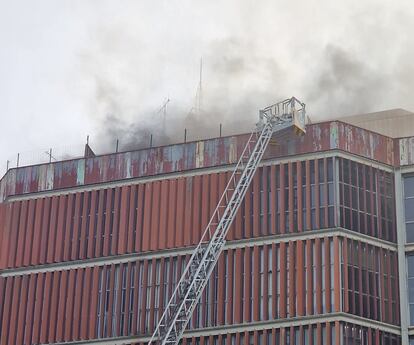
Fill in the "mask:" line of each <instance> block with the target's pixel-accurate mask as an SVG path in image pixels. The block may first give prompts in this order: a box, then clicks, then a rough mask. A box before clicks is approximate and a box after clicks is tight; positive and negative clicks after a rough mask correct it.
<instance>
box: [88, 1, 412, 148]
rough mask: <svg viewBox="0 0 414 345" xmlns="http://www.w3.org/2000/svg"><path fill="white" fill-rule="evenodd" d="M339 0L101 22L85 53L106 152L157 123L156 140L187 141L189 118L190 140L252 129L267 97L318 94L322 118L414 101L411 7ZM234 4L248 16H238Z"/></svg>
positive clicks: (313, 110) (312, 98)
mask: <svg viewBox="0 0 414 345" xmlns="http://www.w3.org/2000/svg"><path fill="white" fill-rule="evenodd" d="M329 4H330V2H326V4H325V5H326V6H322V5H321V6H322V7H323V8H324V11H325V12H324V11H322V12H317V13H313V12H312V13H313V14H312V16H309V15H308V14H309V13H307V12H308V11H311V10H313V7H314V6H315V4H312V3H307V2H306V3H305V2H303V3H301V4H300V5H293V4H292V5H290V3H289V5H288V4H287V3H286V4H285V5H286V6H277V5H275V4H273V3H272V2H266V3H265V5H263V6H261V7H260V8H256V7H255V6H253V7H252V6H248V5H246V4H243V5H240V6H236V7H234V8H233V7H232V6H230V7H227V6H223V8H221V7H220V12H217V11H216V10H215V9H214V6H213V7H210V6H207V5H205V4H204V5H200V11H199V13H196V14H194V16H195V17H194V18H193V17H192V15H193V13H192V12H191V13H192V14H191V15H190V16H188V15H185V13H186V12H183V13H184V14H183V18H186V20H187V21H188V22H189V23H187V22H185V21H184V22H183V23H182V18H181V17H180V16H178V17H177V18H176V17H175V16H169V14H170V13H167V14H168V15H167V16H166V17H163V15H165V13H164V12H165V11H164V10H165V9H166V8H167V10H168V5H165V6H161V7H160V8H161V9H162V10H161V11H160V13H158V12H157V13H156V14H154V13H152V12H151V11H149V12H150V13H151V15H153V16H154V18H155V19H154V22H156V23H157V24H158V23H160V26H159V27H157V28H156V29H152V28H151V29H149V26H148V25H147V24H148V23H147V22H149V23H153V22H152V19H150V20H146V19H145V18H144V17H142V18H141V19H143V22H142V23H141V22H136V21H135V18H134V19H133V20H132V21H129V19H128V18H129V17H128V16H126V17H125V18H127V19H126V22H127V24H125V23H124V22H122V21H116V22H111V23H99V25H97V26H96V27H95V28H94V29H93V35H92V37H93V40H92V41H91V44H90V45H88V47H85V49H84V51H82V54H81V55H80V61H81V66H82V67H81V69H82V73H83V74H82V78H84V79H87V80H89V82H90V83H91V85H92V86H93V90H94V93H93V95H92V97H90V96H89V97H90V101H89V105H90V106H89V112H90V114H91V116H92V117H93V118H94V120H95V122H96V123H97V124H98V126H97V134H96V135H95V141H94V143H95V144H96V143H97V142H98V145H99V148H98V151H99V149H100V150H101V151H102V150H111V151H112V150H113V148H114V147H115V142H116V140H117V139H119V141H120V149H121V150H125V149H133V148H141V147H146V146H148V145H149V142H150V137H151V134H152V141H153V145H164V144H169V143H173V142H182V141H183V139H184V129H185V128H186V129H187V140H196V139H200V138H207V137H216V136H218V135H219V125H220V124H222V126H223V135H228V134H233V133H240V132H247V131H249V130H250V129H251V128H252V127H253V126H254V123H255V122H256V121H257V114H258V110H259V109H260V108H263V107H265V106H267V105H269V104H272V103H274V102H277V101H279V100H282V99H284V98H286V97H291V96H296V97H298V98H299V99H300V100H302V101H304V102H305V103H306V104H307V109H308V114H309V115H310V116H311V117H312V119H313V120H320V119H327V118H333V117H339V116H343V115H350V114H357V113H364V112H371V111H379V110H385V109H390V108H397V107H402V108H404V107H405V108H407V109H408V110H410V109H413V108H414V101H413V97H412V93H413V91H414V87H413V80H414V67H413V64H412V61H413V56H414V43H413V42H414V41H413V40H412V39H410V34H409V33H410V32H411V30H410V28H411V27H413V24H412V23H413V22H414V21H413V20H412V19H413V17H414V16H413V13H412V7H410V6H408V4H407V6H405V5H404V6H405V7H404V8H405V10H403V7H398V6H396V7H393V8H390V7H388V6H385V2H384V3H382V2H375V3H372V4H371V5H362V4H360V2H357V1H355V2H353V6H354V7H351V5H349V7H346V6H345V5H344V8H343V9H342V10H343V11H340V13H341V16H337V14H338V13H339V12H338V9H337V8H336V6H333V7H332V6H330V5H329ZM176 6H177V4H175V5H171V8H170V10H172V8H174V9H176ZM401 6H403V5H401ZM345 7H346V8H345ZM410 8H411V10H410ZM231 9H233V10H234V11H235V13H233V12H231V11H232V10H231ZM187 10H188V9H187ZM167 12H168V11H167ZM174 13H175V12H174ZM230 13H232V14H237V16H236V15H235V16H231V18H233V19H232V20H230V17H229V14H230ZM294 13H296V14H300V15H299V17H296V16H294ZM215 16H218V17H222V18H226V20H229V22H228V23H227V22H226V23H227V24H228V26H227V27H225V29H224V31H220V30H219V29H216V27H214V26H211V25H208V24H206V23H204V22H203V20H204V19H205V18H209V19H208V20H210V21H213V22H214V19H212V18H214V17H215ZM163 20H165V22H164V21H163ZM171 23H173V25H171ZM161 24H162V25H161ZM413 29H414V28H413ZM211 30H212V31H214V30H216V31H215V32H214V33H212V34H210V31H211ZM201 56H202V58H203V78H202V97H201V108H200V107H199V101H200V100H199V99H198V96H199V90H198V83H199V58H200V57H201ZM167 98H169V99H171V101H170V102H169V103H168V105H167V113H166V116H165V117H164V112H163V111H162V109H161V110H160V108H161V106H162V104H163V103H164V102H165V100H166V99H167Z"/></svg>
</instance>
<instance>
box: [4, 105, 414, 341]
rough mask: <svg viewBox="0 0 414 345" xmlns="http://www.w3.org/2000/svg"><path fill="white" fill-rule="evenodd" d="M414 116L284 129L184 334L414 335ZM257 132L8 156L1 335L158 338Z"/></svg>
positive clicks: (261, 337) (237, 337)
mask: <svg viewBox="0 0 414 345" xmlns="http://www.w3.org/2000/svg"><path fill="white" fill-rule="evenodd" d="M375 119H377V120H378V119H380V120H381V121H383V125H380V123H379V122H378V121H376V120H375ZM413 119H414V114H412V113H409V112H404V111H402V110H393V111H388V112H385V113H380V114H369V115H361V116H359V117H358V118H355V117H351V118H343V119H341V121H328V122H322V123H316V124H310V125H308V127H307V133H306V135H305V136H302V137H296V136H291V137H290V136H284V137H283V138H282V139H279V140H276V141H272V142H271V143H270V145H269V146H268V148H267V150H266V153H265V156H264V158H263V160H262V162H261V164H260V167H259V169H258V170H257V172H256V175H255V177H254V179H253V182H252V184H251V186H250V188H249V191H248V193H247V195H246V197H245V200H244V202H243V204H242V205H241V208H240V209H239V211H238V213H237V216H236V219H235V221H234V223H233V224H232V227H231V229H230V232H229V234H228V242H227V244H226V248H225V251H224V252H223V253H222V255H221V257H220V259H219V262H218V265H217V267H216V269H215V270H214V272H213V274H212V276H211V277H210V280H209V283H208V285H207V287H206V289H205V291H204V293H203V295H202V298H201V300H200V303H199V305H198V306H197V307H196V309H195V311H194V314H193V316H192V319H191V320H190V323H189V326H188V329H187V330H186V332H185V334H184V340H183V342H182V343H183V344H197V345H198V344H200V345H201V344H205V345H207V344H209V345H216V344H217V345H218V344H226V345H233V344H237V345H238V344H243V345H250V344H254V345H269V344H280V345H285V344H289V345H295V344H296V345H298V344H300V345H305V344H306V345H319V344H335V345H348V344H361V345H365V344H366V345H371V344H372V345H374V344H376V345H378V344H384V345H397V344H404V345H405V344H408V342H409V341H411V343H412V344H414V338H413V340H409V337H411V335H413V336H414V255H413V254H411V253H412V252H413V251H414V126H410V125H409V124H412V123H413ZM355 121H359V122H355ZM357 126H360V127H357ZM374 130H375V131H376V132H374ZM407 133H408V134H407ZM399 134H401V135H399ZM405 135H408V136H412V137H405V138H399V137H400V136H405ZM247 138H248V136H247V135H244V134H241V135H234V136H228V137H221V138H214V139H208V140H200V141H194V142H188V143H181V144H176V145H169V146H163V147H152V148H147V149H142V150H137V151H129V152H120V153H113V154H108V155H102V156H94V155H93V153H92V151H91V150H85V152H86V153H87V154H86V155H85V157H82V158H79V159H72V160H66V161H59V162H51V163H47V164H39V165H32V166H24V167H19V168H13V169H10V170H8V171H7V173H6V174H5V175H4V177H3V178H2V179H1V181H0V345H11V344H16V345H23V344H25V345H29V344H33V345H34V344H36V345H38V344H73V345H75V344H145V343H146V342H147V341H148V340H149V337H150V336H151V332H152V331H153V329H154V326H155V324H156V322H157V320H158V318H159V317H160V315H161V313H162V311H163V308H164V307H165V305H166V303H167V301H168V298H169V296H170V295H171V292H172V289H173V288H174V284H175V283H176V282H177V280H178V279H179V277H180V274H181V272H182V269H183V267H184V265H185V262H186V260H187V259H188V258H189V255H190V254H191V251H192V249H193V248H194V246H195V245H196V244H197V243H198V240H199V237H200V234H201V232H202V231H203V230H204V227H205V226H206V224H207V222H208V220H209V215H210V214H211V213H212V212H213V210H214V208H215V207H216V204H217V202H218V198H219V196H220V193H221V192H222V191H223V189H224V187H225V183H226V180H227V179H228V178H229V176H230V173H231V171H232V167H233V165H234V163H235V162H236V160H237V158H238V156H239V155H240V153H241V150H242V149H243V147H244V144H245V142H246V140H247Z"/></svg>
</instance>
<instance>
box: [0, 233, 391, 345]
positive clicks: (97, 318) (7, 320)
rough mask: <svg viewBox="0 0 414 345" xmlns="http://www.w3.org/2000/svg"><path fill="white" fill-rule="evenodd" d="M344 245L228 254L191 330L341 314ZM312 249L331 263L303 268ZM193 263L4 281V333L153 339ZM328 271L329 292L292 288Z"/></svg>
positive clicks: (173, 260)
mask: <svg viewBox="0 0 414 345" xmlns="http://www.w3.org/2000/svg"><path fill="white" fill-rule="evenodd" d="M339 240H340V239H338V238H336V237H327V238H324V239H317V240H306V241H302V240H298V241H289V242H287V243H279V244H272V245H257V246H253V247H246V248H240V249H236V250H232V249H230V250H225V252H224V253H223V255H222V256H221V258H220V265H219V266H217V268H215V270H214V272H213V273H212V276H211V277H210V280H209V282H208V285H207V287H206V289H205V291H204V293H203V296H202V298H201V303H200V306H199V307H198V310H197V311H196V312H195V313H194V315H193V317H192V320H191V321H190V323H189V325H190V326H189V327H190V328H200V327H203V328H204V327H214V326H224V325H231V324H237V323H240V320H244V321H245V322H254V321H266V320H274V319H280V318H286V317H296V316H305V315H307V316H310V315H316V314H329V313H331V312H335V311H337V310H335V309H334V308H333V307H332V306H333V305H339V303H340V302H339V300H335V299H339V298H340V296H339V294H334V301H332V303H330V296H331V291H330V289H331V286H335V285H337V286H338V285H339V284H340V283H339V282H340V272H339V270H336V269H335V267H338V265H339V262H340V258H339V257H338V256H335V255H333V253H334V250H336V249H335V244H336V243H338V241H339ZM308 250H309V251H310V252H311V253H312V257H316V258H318V257H319V258H320V257H324V258H326V259H325V260H329V261H325V262H322V261H321V259H318V260H317V261H316V262H307V264H306V265H305V266H303V269H302V270H299V269H298V267H297V264H296V263H295V260H293V258H294V257H295V256H296V255H299V256H302V257H304V253H305V252H306V251H308ZM188 259H189V256H188V255H187V256H179V257H177V256H175V257H174V256H171V257H163V258H159V259H155V258H154V259H150V260H140V261H136V262H130V263H122V264H111V265H106V266H103V267H94V268H86V269H85V268H79V269H71V270H65V271H53V272H46V273H36V274H29V275H23V276H10V277H6V278H1V280H0V292H1V294H0V297H1V298H2V299H4V300H3V301H2V302H3V303H2V304H1V308H2V310H1V311H2V313H1V315H2V319H1V320H0V321H1V324H2V329H3V330H6V329H7V334H6V333H5V335H4V337H5V338H4V339H6V343H7V344H17V345H20V344H24V343H25V342H26V343H28V344H31V343H33V344H37V343H39V342H40V343H45V342H68V341H73V340H84V339H90V338H96V337H98V338H106V337H116V336H124V335H130V334H135V335H142V334H147V333H148V332H151V331H152V330H153V329H154V327H155V323H156V321H157V319H158V317H159V315H161V313H162V312H163V308H164V306H165V303H166V299H164V297H163V296H167V299H168V296H169V295H170V294H171V291H172V286H173V285H172V279H173V275H172V274H171V272H176V273H174V274H175V275H174V278H175V281H177V279H179V277H180V275H181V271H182V268H183V265H184V264H185V261H186V260H188ZM336 261H337V262H336ZM240 262H241V263H242V264H241V265H239V263H240ZM278 270H280V276H279V275H278V274H277V273H278ZM322 270H325V277H328V278H329V281H330V283H329V284H327V285H326V289H325V291H324V292H323V291H322V289H317V290H316V292H315V291H313V290H307V291H305V290H304V288H303V286H302V285H299V284H293V283H292V280H293V281H300V280H301V279H303V278H304V277H305V276H310V277H312V286H314V287H317V286H321V284H322V281H323V280H322V274H321V273H320V272H322ZM166 272H170V274H169V275H167V274H166ZM318 272H319V273H318ZM161 277H162V278H161ZM276 277H280V278H278V279H275V278H276ZM131 282H133V283H131ZM288 282H290V283H289V284H288ZM331 282H332V283H331ZM225 286H231V287H232V289H234V290H235V293H234V294H233V295H230V294H229V291H227V292H226V289H224V287H225ZM241 291H243V294H242V293H241ZM272 291H273V292H272ZM276 291H279V292H280V294H279V293H275V292H276ZM288 291H289V293H287V292H288ZM309 298H310V299H311V301H312V303H311V304H312V305H314V304H316V305H318V306H319V307H318V308H316V309H312V308H307V306H306V305H305V303H304V301H305V300H307V299H309ZM126 300H128V303H126ZM240 306H242V307H241V308H240ZM288 306H289V307H288ZM322 306H323V307H322ZM14 320H19V322H14ZM387 320H388V319H387ZM22 326H24V328H23V329H22ZM24 336H25V337H26V338H24Z"/></svg>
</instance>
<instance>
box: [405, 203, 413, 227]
mask: <svg viewBox="0 0 414 345" xmlns="http://www.w3.org/2000/svg"><path fill="white" fill-rule="evenodd" d="M405 221H407V222H409V221H414V198H409V199H405Z"/></svg>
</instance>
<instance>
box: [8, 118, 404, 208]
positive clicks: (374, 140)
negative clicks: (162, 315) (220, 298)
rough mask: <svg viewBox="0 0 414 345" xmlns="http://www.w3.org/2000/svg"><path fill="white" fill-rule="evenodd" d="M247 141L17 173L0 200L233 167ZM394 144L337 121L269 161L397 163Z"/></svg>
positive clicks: (291, 142) (312, 130)
mask: <svg viewBox="0 0 414 345" xmlns="http://www.w3.org/2000/svg"><path fill="white" fill-rule="evenodd" d="M247 138H248V135H246V134H241V135H237V136H231V137H223V138H215V139H208V140H202V141H197V142H191V143H184V144H177V145H170V146H163V147H156V148H149V149H144V150H139V151H131V152H124V153H114V154H110V155H103V156H97V157H89V158H82V159H75V160H69V161H62V162H54V163H49V164H41V165H34V166H28V167H21V168H17V169H11V170H9V171H8V172H7V173H6V175H5V176H4V177H3V178H2V180H1V181H0V202H1V201H3V200H4V199H5V198H7V197H8V196H12V195H21V194H26V193H33V192H38V191H49V190H57V189H62V188H68V187H77V186H83V185H91V184H96V183H103V182H110V181H119V180H125V179H130V178H137V177H144V176H154V175H158V174H166V173H172V172H183V171H186V170H192V169H199V168H206V167H215V166H220V165H226V164H232V163H234V162H236V161H237V157H239V155H240V153H241V151H242V149H243V147H244V144H245V143H246V141H247ZM278 139H279V142H280V143H278V142H277V140H278ZM394 146H395V145H394V141H393V139H390V138H388V137H385V136H382V135H380V134H377V133H373V132H370V131H367V130H364V129H361V128H358V127H354V126H352V125H349V124H345V123H342V122H337V121H334V122H325V123H319V124H314V125H309V126H308V128H307V133H306V135H304V136H302V137H297V136H294V135H292V134H291V133H290V134H289V135H287V134H285V135H284V136H283V137H279V138H278V137H276V144H271V145H270V146H269V147H268V149H267V151H266V153H265V157H264V158H265V159H269V158H277V157H282V156H289V155H297V154H303V153H310V152H318V151H327V150H332V149H341V150H345V151H348V152H351V153H355V154H357V155H361V156H364V157H367V158H370V159H373V160H378V161H381V162H383V163H386V164H390V165H393V164H394V155H395V151H396V150H395V148H394Z"/></svg>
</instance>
